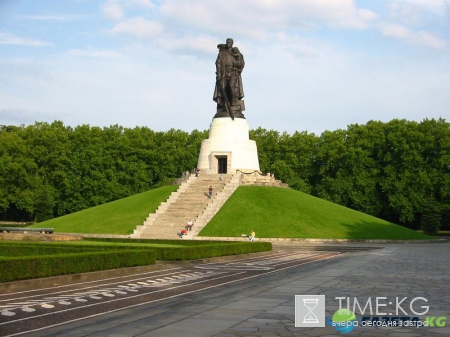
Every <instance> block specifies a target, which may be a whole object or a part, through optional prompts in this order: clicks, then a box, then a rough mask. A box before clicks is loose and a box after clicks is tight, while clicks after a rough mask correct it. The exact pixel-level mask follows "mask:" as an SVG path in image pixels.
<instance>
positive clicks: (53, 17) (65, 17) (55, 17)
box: [19, 14, 86, 22]
mask: <svg viewBox="0 0 450 337" xmlns="http://www.w3.org/2000/svg"><path fill="white" fill-rule="evenodd" d="M85 17H86V15H72V14H47V15H21V16H19V18H21V19H27V20H36V21H61V22H68V21H74V20H79V19H83V18H85Z"/></svg>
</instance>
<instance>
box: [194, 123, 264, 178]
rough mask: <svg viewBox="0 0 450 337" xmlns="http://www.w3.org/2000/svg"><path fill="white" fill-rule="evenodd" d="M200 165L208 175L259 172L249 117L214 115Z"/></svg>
mask: <svg viewBox="0 0 450 337" xmlns="http://www.w3.org/2000/svg"><path fill="white" fill-rule="evenodd" d="M197 167H198V168H199V169H200V170H201V173H202V174H204V173H206V174H217V173H224V174H225V173H228V174H233V173H236V171H237V170H240V171H242V172H254V171H259V160H258V151H257V148H256V142H255V141H254V140H250V139H249V127H248V123H247V120H245V119H243V118H235V119H234V120H232V119H231V118H229V117H228V118H227V117H221V118H214V119H213V121H212V123H211V126H210V129H209V138H208V139H205V140H204V141H203V142H202V146H201V148H200V155H199V158H198V165H197Z"/></svg>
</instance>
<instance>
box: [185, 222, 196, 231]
mask: <svg viewBox="0 0 450 337" xmlns="http://www.w3.org/2000/svg"><path fill="white" fill-rule="evenodd" d="M193 225H194V223H193V222H192V220H191V219H189V221H188V222H187V226H186V229H187V230H188V231H191V230H192V226H193Z"/></svg>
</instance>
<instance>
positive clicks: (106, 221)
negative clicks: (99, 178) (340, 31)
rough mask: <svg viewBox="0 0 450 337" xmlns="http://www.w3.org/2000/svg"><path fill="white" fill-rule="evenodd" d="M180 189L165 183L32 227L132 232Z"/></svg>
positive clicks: (64, 230) (106, 232)
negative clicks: (164, 184) (152, 188)
mask: <svg viewBox="0 0 450 337" xmlns="http://www.w3.org/2000/svg"><path fill="white" fill-rule="evenodd" d="M177 189H178V186H176V185H170V186H163V187H160V188H156V189H154V190H150V191H147V192H144V193H139V194H136V195H133V196H131V197H128V198H124V199H120V200H116V201H112V202H109V203H106V204H103V205H100V206H96V207H92V208H88V209H85V210H83V211H79V212H76V213H72V214H68V215H65V216H62V217H59V218H55V219H51V220H47V221H43V222H40V223H37V224H35V225H32V226H29V227H39V228H42V227H48V228H54V229H55V232H62V233H64V232H65V233H88V234H123V235H126V234H131V233H132V232H133V230H134V229H135V228H136V226H138V225H142V223H143V221H144V220H145V219H146V218H147V216H148V214H149V213H154V212H155V211H156V209H157V208H158V206H159V205H160V203H161V202H162V201H165V200H167V198H168V197H169V195H170V194H171V193H172V192H174V191H176V190H177Z"/></svg>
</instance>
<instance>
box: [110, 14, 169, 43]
mask: <svg viewBox="0 0 450 337" xmlns="http://www.w3.org/2000/svg"><path fill="white" fill-rule="evenodd" d="M111 32H112V33H114V34H127V35H131V36H133V37H137V38H139V39H142V40H151V39H154V38H155V37H157V36H159V35H160V34H161V33H162V32H163V26H162V25H161V24H160V23H159V22H156V21H149V20H145V19H144V18H141V17H138V18H133V19H130V20H127V21H122V22H119V23H118V24H117V25H116V26H115V27H114V28H113V29H111Z"/></svg>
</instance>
